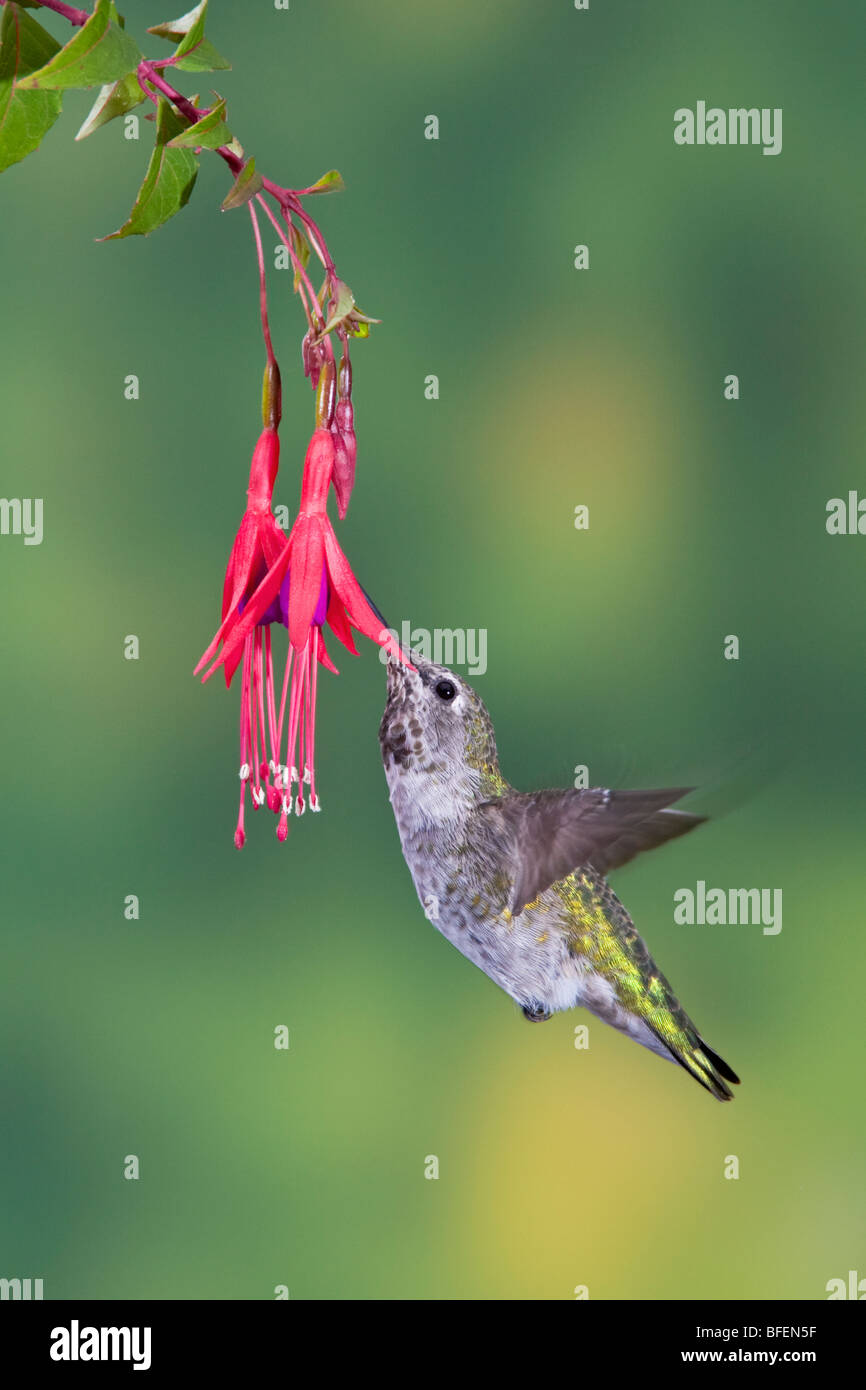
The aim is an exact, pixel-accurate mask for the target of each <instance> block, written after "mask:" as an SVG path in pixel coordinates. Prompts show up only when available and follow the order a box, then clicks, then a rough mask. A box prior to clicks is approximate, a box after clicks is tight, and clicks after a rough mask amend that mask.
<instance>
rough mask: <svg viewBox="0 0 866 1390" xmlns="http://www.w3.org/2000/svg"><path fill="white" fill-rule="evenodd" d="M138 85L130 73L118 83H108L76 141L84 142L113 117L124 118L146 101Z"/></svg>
mask: <svg viewBox="0 0 866 1390" xmlns="http://www.w3.org/2000/svg"><path fill="white" fill-rule="evenodd" d="M146 100H147V98H146V97H145V94H144V92H143V91H142V90H141V86H140V85H139V81H138V76H137V75H136V73H135V72H130V73H128V74H127V75H126V77H122V78H121V79H120V81H119V82H108V83H106V85H105V86H104V87H103V88H102V90H101V91H100V93H99V96H98V97H97V98H96V101H95V102H94V103H93V107H92V109H91V112H90V115H89V116H88V117H87V120H86V121H85V122H84V124H83V126H82V127H81V129H80V130H79V132H78V134H77V135H76V137H75V138H76V140H84V139H86V138H87V136H88V135H92V134H93V132H94V131H95V130H98V129H99V127H100V126H102V125H105V124H106V123H107V122H108V121H113V120H114V118H115V116H125V115H126V113H127V111H131V110H132V109H133V107H134V106H140V105H141V103H142V102H143V101H146Z"/></svg>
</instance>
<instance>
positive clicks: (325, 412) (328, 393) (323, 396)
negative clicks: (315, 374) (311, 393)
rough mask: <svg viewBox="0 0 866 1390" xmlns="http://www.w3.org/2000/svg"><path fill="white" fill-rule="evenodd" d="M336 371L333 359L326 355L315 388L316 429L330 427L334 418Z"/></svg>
mask: <svg viewBox="0 0 866 1390" xmlns="http://www.w3.org/2000/svg"><path fill="white" fill-rule="evenodd" d="M336 385H337V372H336V368H335V366H334V359H333V358H332V357H326V358H325V360H324V362H323V363H322V370H321V372H320V374H319V385H318V387H317V389H316V429H326V430H328V429H330V428H331V425H332V423H333V420H334V398H335V395H336Z"/></svg>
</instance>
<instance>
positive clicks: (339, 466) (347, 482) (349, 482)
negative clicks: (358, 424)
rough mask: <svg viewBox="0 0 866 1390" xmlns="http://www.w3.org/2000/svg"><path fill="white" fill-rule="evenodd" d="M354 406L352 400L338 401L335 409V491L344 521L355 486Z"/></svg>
mask: <svg viewBox="0 0 866 1390" xmlns="http://www.w3.org/2000/svg"><path fill="white" fill-rule="evenodd" d="M354 414H355V412H354V408H353V406H352V402H351V401H338V402H337V408H336V410H335V411H334V428H333V431H332V433H333V436H334V492H335V493H336V495H337V511H338V512H339V514H340V520H341V521H342V520H343V519H344V517H345V515H346V512H347V511H348V509H349V498H350V497H351V496H352V488H353V487H354V486H355V458H356V455H357V449H358V446H357V441H356V439H355V426H354Z"/></svg>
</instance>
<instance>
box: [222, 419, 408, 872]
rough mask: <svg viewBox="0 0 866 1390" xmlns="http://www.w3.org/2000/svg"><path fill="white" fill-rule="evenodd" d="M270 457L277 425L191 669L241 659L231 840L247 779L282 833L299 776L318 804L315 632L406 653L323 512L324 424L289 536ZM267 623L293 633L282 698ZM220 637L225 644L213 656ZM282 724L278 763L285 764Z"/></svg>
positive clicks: (230, 666)
mask: <svg viewBox="0 0 866 1390" xmlns="http://www.w3.org/2000/svg"><path fill="white" fill-rule="evenodd" d="M269 435H272V436H273V443H272V444H271V443H269V444H268V445H267V447H265V446H264V445H263V441H264V440H265V438H266V436H269ZM277 454H278V450H277V447H276V432H275V431H273V430H270V431H269V430H265V431H264V434H263V435H262V437H261V439H260V440H259V444H258V445H257V446H256V453H255V454H254V455H253V468H252V471H251V476H250V489H249V492H248V498H249V505H248V508H247V512H246V515H245V516H244V520H243V522H242V523H241V528H240V530H239V532H238V535H237V538H236V540H235V544H234V547H233V549H232V555H231V559H230V560H229V566H228V570H227V571H226V580H225V585H224V589H223V614H222V623H221V624H220V627H219V629H218V631H217V633H216V635H215V636H214V639H213V641H212V642H211V644H210V646H209V647H208V649H207V651H206V652H205V653H204V655H203V656H202V658H201V661H200V662H199V663H198V666H197V667H196V672H198V671H200V670H201V668H202V667H203V666H204V665H206V664H207V663H208V662H211V663H212V664H211V666H210V668H209V670H207V671H206V672H205V674H204V676H203V677H202V679H203V680H207V679H208V677H209V676H211V675H213V673H214V671H215V670H216V669H217V667H219V666H223V667H224V669H225V673H226V683H229V682H230V681H231V678H232V675H233V674H234V671H235V670H236V669H237V666H238V665H239V664H242V677H241V720H240V756H241V766H240V781H241V791H240V808H239V812H238V823H237V829H236V830H235V844H236V845H237V847H238V849H240V848H241V847H242V846H243V843H244V838H245V835H244V805H245V794H246V788H247V785H249V787H250V794H251V797H252V801H253V806H254V807H256V808H257V807H259V806H262V805H264V804H265V803H267V805H268V806H269V808H270V809H271V810H272V811H273V812H275V813H276V814H278V815H279V821H278V825H277V838H278V839H280V840H285V838H286V836H287V834H288V817H289V815H291V813H292V810H293V809H294V811H295V814H296V815H299V816H300V815H303V814H304V811H305V810H306V801H305V798H304V790H303V789H304V786H305V785H309V788H310V809H311V810H312V811H318V810H319V798H318V795H317V793H316V775H315V761H314V755H315V719H316V686H317V674H318V667H319V665H320V664H321V665H323V666H326V667H327V668H328V670H330V671H333V672H335V674H336V671H337V668H336V667H335V666H334V664H333V662H332V661H331V659H330V657H329V656H328V653H327V650H326V648H325V642H324V638H323V635H322V629H323V628H324V627H325V626H326V625H327V626H328V627H330V629H331V631H332V632H333V633H334V636H335V637H336V638H337V640H338V641H339V642H341V643H342V644H343V646H345V647H346V648H347V650H348V651H350V652H351V653H352V654H353V655H355V656H357V649H356V647H355V644H354V641H353V638H352V628H355V629H357V631H359V632H361V633H363V634H364V636H365V637H369V638H370V640H371V641H373V642H376V643H377V644H378V645H380V646H383V647H384V648H385V649H386V651H388V652H390V653H391V654H392V655H393V656H395V657H397V658H398V659H399V660H401V661H404V662H405V661H406V658H405V656H404V655H403V653H402V651H401V649H400V647H399V645H398V644H397V642H396V641H395V640H394V638H393V637H392V636H391V634H390V632H389V631H388V629H387V628H386V627H385V625H384V623H383V621H382V619H381V617H380V616H379V615H377V613H376V612H375V611H374V609H373V608H372V607H371V605H370V603H369V602H368V600H367V598H366V597H365V595H364V591H363V590H362V588H361V586H360V584H359V583H358V581H357V579H356V578H355V576H354V574H353V572H352V568H351V566H350V564H349V562H348V560H347V559H346V556H345V555H344V554H343V551H342V550H341V548H340V546H339V544H338V542H337V538H336V535H335V533H334V528H333V526H332V525H331V522H330V520H329V519H328V514H327V498H328V490H329V488H330V486H331V484H332V482H335V476H334V466H335V442H334V436H333V434H332V432H331V429H330V428H326V427H324V426H322V427H320V428H318V429H317V430H316V431H315V432H314V434H313V437H312V439H311V440H310V444H309V447H308V449H307V456H306V460H305V463H304V476H303V483H302V487H301V503H300V510H299V512H298V516H297V518H296V520H295V524H294V526H293V527H292V530H291V532H290V534H289V537H288V539H286V537H285V536H284V534H283V532H282V531H281V530H280V528H279V526H278V525H277V523H276V521H275V520H274V518H273V516H272V515H271V511H270V501H271V490H272V488H273V482H274V477H275V475H276V459H277ZM271 463H273V468H272V469H271ZM253 473H255V475H256V479H255V486H254V481H253ZM347 500H348V499H347ZM275 622H277V623H281V624H282V625H283V626H285V627H286V628H287V629H288V633H289V650H288V655H287V658H286V667H285V672H284V675H283V682H282V691H281V695H280V700H279V707H278V706H277V699H276V687H275V684H274V670H273V657H272V652H271V632H270V625H271V624H272V623H275ZM220 644H222V652H221V653H220V655H219V656H218V657H216V652H217V650H218V648H219V646H220ZM215 657H216V659H214V658H215ZM407 664H408V663H407ZM284 730H285V731H286V740H285V761H284V762H281V761H280V752H281V749H282V748H283V733H284ZM295 787H296V788H297V791H296V793H295V794H294V796H293V788H295Z"/></svg>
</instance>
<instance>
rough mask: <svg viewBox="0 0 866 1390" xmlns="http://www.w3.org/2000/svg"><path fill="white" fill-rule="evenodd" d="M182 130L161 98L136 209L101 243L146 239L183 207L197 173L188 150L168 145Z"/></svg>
mask: <svg viewBox="0 0 866 1390" xmlns="http://www.w3.org/2000/svg"><path fill="white" fill-rule="evenodd" d="M183 129H184V123H183V121H182V120H181V119H180V117H179V116H177V115H175V112H174V110H173V109H172V107H171V105H170V104H169V103H168V102H167V101H166V99H165V97H163V96H161V97H160V98H159V105H158V107H157V117H156V146H155V148H154V151H153V154H152V155H151V156H150V163H149V164H148V166H147V173H146V174H145V176H144V183H143V184H142V185H141V188H140V189H139V190H138V197H137V198H136V200H135V206H134V207H133V209H132V212H131V213H130V214H129V217H128V218H127V220H126V222H124V224H123V226H122V227H120V228H119V229H118V231H116V232H111V234H110V235H109V236H105V237H101V238H100V240H101V241H114V240H115V239H116V238H117V237H127V236H147V235H148V234H149V233H150V232H153V231H155V230H156V228H157V227H161V226H162V224H163V222H167V221H168V219H169V218H170V217H173V216H174V214H175V213H176V212H179V211H180V209H181V208H182V207H185V205H186V204H187V202H188V201H189V195H190V193H192V190H193V184H194V183H195V181H196V176H197V174H198V160H197V159H196V157H195V155H194V154H191V153H190V151H189V150H172V149H169V147H168V142H169V141H170V140H173V139H174V137H175V136H176V135H179V134H180V132H181V131H182V130H183Z"/></svg>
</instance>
